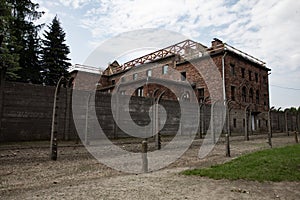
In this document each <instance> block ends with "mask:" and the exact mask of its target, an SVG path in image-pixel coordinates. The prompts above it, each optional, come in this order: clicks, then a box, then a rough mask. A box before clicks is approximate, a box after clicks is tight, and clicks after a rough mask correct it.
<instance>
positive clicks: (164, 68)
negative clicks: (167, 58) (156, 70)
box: [162, 65, 169, 74]
mask: <svg viewBox="0 0 300 200" xmlns="http://www.w3.org/2000/svg"><path fill="white" fill-rule="evenodd" d="M168 67H169V66H168V65H164V66H163V67H162V74H167V73H168Z"/></svg>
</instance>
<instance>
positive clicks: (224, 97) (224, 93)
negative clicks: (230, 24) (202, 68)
mask: <svg viewBox="0 0 300 200" xmlns="http://www.w3.org/2000/svg"><path fill="white" fill-rule="evenodd" d="M224 50H225V51H226V48H224ZM226 55H227V52H225V54H224V55H223V57H222V78H223V100H224V103H226V91H225V56H226Z"/></svg>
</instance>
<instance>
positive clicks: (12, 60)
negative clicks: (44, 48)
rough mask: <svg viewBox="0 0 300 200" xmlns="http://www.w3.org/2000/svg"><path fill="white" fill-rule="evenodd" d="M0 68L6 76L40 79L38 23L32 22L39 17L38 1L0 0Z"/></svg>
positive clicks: (38, 81)
mask: <svg viewBox="0 0 300 200" xmlns="http://www.w3.org/2000/svg"><path fill="white" fill-rule="evenodd" d="M0 7H1V12H0V13H1V14H0V17H1V26H0V34H1V35H3V36H4V40H3V43H2V46H1V58H2V61H3V62H2V63H0V65H1V69H5V70H6V72H7V73H6V78H7V79H8V80H18V81H22V82H33V83H40V82H41V81H40V75H39V74H40V63H39V51H38V47H39V38H38V31H39V29H40V27H41V25H38V26H36V25H35V24H34V23H33V22H34V21H35V20H37V19H39V18H40V17H41V15H42V14H43V12H38V11H37V9H38V7H39V5H38V4H36V3H32V2H31V0H22V1H19V0H0Z"/></svg>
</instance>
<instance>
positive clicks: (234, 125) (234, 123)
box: [233, 118, 236, 128]
mask: <svg viewBox="0 0 300 200" xmlns="http://www.w3.org/2000/svg"><path fill="white" fill-rule="evenodd" d="M233 128H236V119H235V118H234V119H233Z"/></svg>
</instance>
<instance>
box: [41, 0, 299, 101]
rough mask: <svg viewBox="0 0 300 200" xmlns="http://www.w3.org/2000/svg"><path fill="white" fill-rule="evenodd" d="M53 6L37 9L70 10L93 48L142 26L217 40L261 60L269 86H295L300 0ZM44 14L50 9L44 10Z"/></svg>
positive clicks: (100, 0)
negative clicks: (267, 73) (66, 8)
mask: <svg viewBox="0 0 300 200" xmlns="http://www.w3.org/2000/svg"><path fill="white" fill-rule="evenodd" d="M44 2H46V1H44ZM47 2H48V1H47ZM49 2H51V1H49ZM55 2H56V3H53V5H47V6H46V4H43V6H45V7H47V8H49V7H51V6H56V7H58V6H57V3H59V4H60V5H63V6H61V7H64V6H66V7H68V8H71V9H68V15H69V14H70V13H69V11H70V12H72V11H74V12H73V13H72V14H73V15H74V18H75V19H76V20H77V21H76V20H73V19H72V20H73V21H74V24H76V26H77V25H78V24H80V26H81V27H83V28H84V29H87V30H89V31H90V33H91V34H92V38H86V40H87V41H89V43H90V45H92V46H95V47H96V46H97V45H98V44H99V41H103V40H105V39H107V38H111V37H112V36H115V35H117V34H120V33H122V32H125V31H132V30H136V29H142V28H162V29H167V30H172V31H176V32H179V33H181V34H184V35H186V36H188V37H190V38H192V39H194V40H196V41H199V42H201V41H202V42H203V41H205V43H204V45H209V44H208V41H209V40H211V39H212V38H214V37H218V38H220V39H223V40H224V41H225V42H228V43H229V44H231V45H233V46H234V47H236V48H239V49H240V50H243V51H245V52H247V53H249V54H251V55H253V56H255V57H258V58H260V59H262V60H264V61H266V62H267V66H268V67H270V68H271V69H272V75H271V84H276V85H281V86H287V87H294V88H299V87H300V64H299V63H300V48H299V47H300V40H299V39H298V37H299V32H300V28H298V27H300V26H299V25H300V1H293V0H282V1H275V0H274V1H273V0H251V1H249V0H236V1H235V0H234V1H225V0H211V1H205V0H189V1H188V0H178V1H173V0H151V1H147V0H131V1H125V0H93V1H92V0H57V1H55ZM49 10H50V11H52V10H51V9H50V8H49ZM66 13H67V12H66ZM82 13H85V14H84V15H82ZM72 14H71V15H72ZM50 17H51V18H52V16H51V13H50V14H49V16H48V18H50ZM46 18H47V17H46ZM69 18H70V16H69ZM70 21H71V20H70ZM73 21H72V22H73ZM78 34H79V33H78ZM83 37H85V36H83ZM79 51H82V49H80V50H79ZM287 91H288V90H287ZM273 94H275V92H274V91H273ZM299 98H300V96H299Z"/></svg>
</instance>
